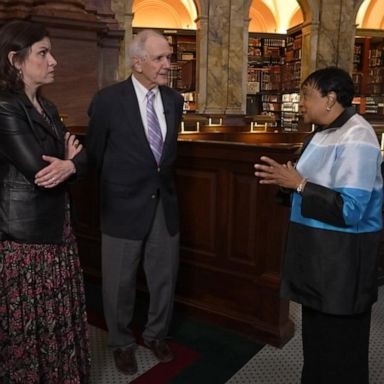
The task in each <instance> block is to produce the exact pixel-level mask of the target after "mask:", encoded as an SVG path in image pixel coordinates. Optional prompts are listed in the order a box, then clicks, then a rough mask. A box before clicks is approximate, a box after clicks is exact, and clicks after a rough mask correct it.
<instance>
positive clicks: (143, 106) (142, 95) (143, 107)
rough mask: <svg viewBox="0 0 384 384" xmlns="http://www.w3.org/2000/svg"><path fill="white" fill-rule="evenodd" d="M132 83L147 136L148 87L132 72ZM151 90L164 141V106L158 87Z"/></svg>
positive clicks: (165, 132)
mask: <svg viewBox="0 0 384 384" xmlns="http://www.w3.org/2000/svg"><path fill="white" fill-rule="evenodd" d="M132 83H133V88H134V89H135V92H136V97H137V101H138V103H139V107H140V114H141V120H142V121H143V125H144V129H145V134H146V135H147V136H148V124H147V93H148V91H149V90H148V89H147V88H145V87H144V86H143V85H142V84H141V83H140V82H139V81H138V80H137V79H136V78H135V76H134V75H133V74H132ZM151 91H152V92H153V93H154V94H155V96H154V102H153V106H154V108H155V112H156V115H157V119H158V120H159V124H160V129H161V134H162V135H163V141H165V136H166V134H167V123H166V120H165V113H164V106H163V101H162V100H161V95H160V90H159V87H157V86H156V87H154V88H152V89H151Z"/></svg>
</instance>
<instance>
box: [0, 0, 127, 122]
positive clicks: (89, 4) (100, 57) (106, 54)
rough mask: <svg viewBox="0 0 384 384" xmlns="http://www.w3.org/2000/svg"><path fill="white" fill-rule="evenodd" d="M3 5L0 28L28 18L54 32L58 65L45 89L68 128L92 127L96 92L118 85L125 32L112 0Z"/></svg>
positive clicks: (24, 0) (18, 0) (29, 0)
mask: <svg viewBox="0 0 384 384" xmlns="http://www.w3.org/2000/svg"><path fill="white" fill-rule="evenodd" d="M2 3H3V2H1V3H0V24H3V23H5V22H6V21H7V20H10V19H13V18H15V17H17V18H28V19H30V20H32V21H37V22H41V23H43V24H44V25H46V26H47V27H48V29H49V31H50V35H51V40H52V51H53V54H54V56H55V58H56V60H57V62H58V64H57V67H56V77H55V82H54V83H53V84H51V85H49V86H47V87H44V88H43V93H44V94H45V95H46V96H47V97H48V98H50V99H51V100H52V101H53V102H54V103H55V104H56V105H57V106H58V108H59V111H60V113H61V114H62V115H64V116H65V123H66V124H67V126H84V125H87V124H88V116H87V109H88V105H89V103H90V100H91V98H92V97H93V95H94V94H95V92H96V91H97V90H98V89H99V88H101V87H103V86H105V85H107V84H110V83H112V82H114V81H116V80H118V77H119V76H118V73H117V69H118V65H119V64H118V52H119V43H120V40H121V38H122V32H121V31H120V29H119V26H118V23H117V21H116V20H115V19H114V14H113V12H112V10H111V8H110V0H109V1H107V0H60V1H54V0H39V1H33V0H8V1H7V4H6V6H3V5H2Z"/></svg>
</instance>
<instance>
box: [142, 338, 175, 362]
mask: <svg viewBox="0 0 384 384" xmlns="http://www.w3.org/2000/svg"><path fill="white" fill-rule="evenodd" d="M146 344H147V346H148V347H149V348H150V349H151V350H152V352H153V353H154V355H155V356H156V357H157V358H158V360H159V361H160V362H161V363H169V362H170V361H172V360H173V359H174V358H175V355H174V354H173V352H172V351H171V348H170V347H169V345H168V344H167V343H166V342H165V341H164V340H152V341H150V342H149V343H146Z"/></svg>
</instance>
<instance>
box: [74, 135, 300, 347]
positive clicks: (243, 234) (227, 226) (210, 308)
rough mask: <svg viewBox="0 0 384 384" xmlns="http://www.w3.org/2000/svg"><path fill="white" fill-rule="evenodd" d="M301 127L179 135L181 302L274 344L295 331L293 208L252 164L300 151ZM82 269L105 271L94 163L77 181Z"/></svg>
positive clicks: (95, 272)
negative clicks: (285, 281) (285, 262)
mask: <svg viewBox="0 0 384 384" xmlns="http://www.w3.org/2000/svg"><path fill="white" fill-rule="evenodd" d="M302 137H303V134H301V135H300V134H296V136H295V134H273V133H271V134H268V133H263V134H253V135H252V134H246V133H238V134H235V133H234V134H231V135H230V136H228V134H227V133H200V134H186V135H180V138H179V150H178V151H179V152H178V153H179V156H178V160H177V168H176V179H177V185H178V192H179V200H180V214H181V249H180V270H179V278H178V286H177V292H176V303H177V305H179V306H182V307H183V309H185V310H186V311H187V312H188V313H191V314H194V315H198V316H203V317H204V318H206V319H209V320H211V321H212V322H214V323H215V324H219V325H223V326H227V327H230V328H233V329H237V330H240V331H242V332H244V333H247V334H249V335H250V336H251V337H253V338H255V339H257V340H260V341H261V342H265V343H268V344H272V345H275V346H282V345H284V344H285V343H286V342H287V341H288V340H289V339H290V338H291V337H292V335H293V333H294V328H293V323H292V321H291V320H290V318H289V303H288V302H287V301H286V300H282V299H280V297H279V285H280V277H281V263H282V254H283V249H284V241H285V234H286V228H287V223H288V216H289V210H288V209H287V208H285V207H282V206H279V205H278V204H277V203H276V201H275V193H276V187H274V186H264V185H260V184H259V183H258V181H257V179H256V178H255V176H254V174H253V172H254V168H253V165H254V163H255V162H257V161H258V159H259V158H260V156H262V155H267V156H271V157H273V158H275V159H276V160H278V161H279V162H286V161H287V160H289V159H293V158H295V156H296V153H297V151H298V149H299V148H300V142H301V141H302ZM73 197H74V201H75V206H76V211H77V224H76V227H75V228H76V233H77V237H78V242H79V251H80V257H81V261H82V265H83V268H84V271H85V273H86V274H88V275H92V276H95V277H100V275H101V273H100V271H101V268H100V266H101V260H100V232H99V229H98V228H99V217H98V215H99V212H98V204H99V201H98V199H99V197H98V182H97V177H96V174H95V172H94V171H93V170H90V171H89V173H88V175H87V177H86V178H85V179H84V180H82V181H81V182H79V183H78V184H77V185H76V186H74V188H73Z"/></svg>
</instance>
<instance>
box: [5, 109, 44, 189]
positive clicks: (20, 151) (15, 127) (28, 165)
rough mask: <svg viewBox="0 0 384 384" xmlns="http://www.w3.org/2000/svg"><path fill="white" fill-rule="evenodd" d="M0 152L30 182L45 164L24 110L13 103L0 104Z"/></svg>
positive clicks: (32, 181)
mask: <svg viewBox="0 0 384 384" xmlns="http://www.w3.org/2000/svg"><path fill="white" fill-rule="evenodd" d="M0 152H1V154H2V155H3V156H4V157H5V158H7V159H8V160H9V162H10V163H12V164H13V165H14V166H15V167H16V168H17V169H18V170H19V171H20V172H21V173H22V174H23V175H24V176H25V177H26V178H27V179H28V180H29V181H30V182H31V183H34V180H35V175H36V173H37V172H38V171H40V170H41V169H42V168H43V167H45V166H46V165H47V163H46V162H45V161H44V160H43V159H42V155H43V153H42V147H41V145H40V144H39V142H38V139H37V137H36V136H35V135H34V133H33V130H32V127H30V124H29V121H28V118H27V116H26V114H25V112H24V110H23V109H22V108H21V107H20V106H18V105H15V104H13V103H8V102H2V103H1V104H0Z"/></svg>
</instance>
